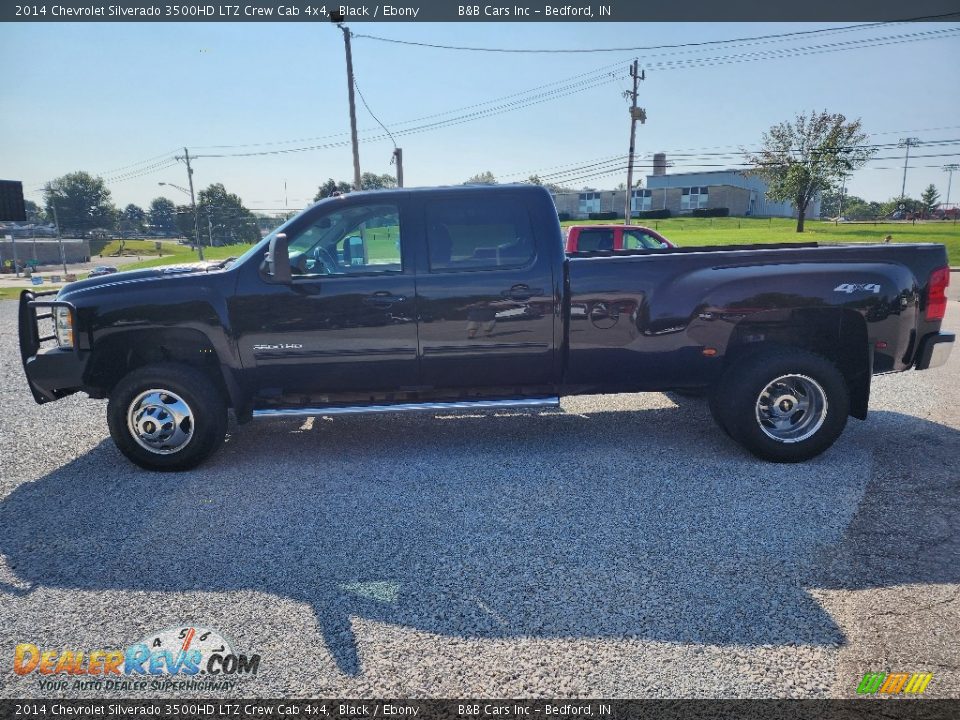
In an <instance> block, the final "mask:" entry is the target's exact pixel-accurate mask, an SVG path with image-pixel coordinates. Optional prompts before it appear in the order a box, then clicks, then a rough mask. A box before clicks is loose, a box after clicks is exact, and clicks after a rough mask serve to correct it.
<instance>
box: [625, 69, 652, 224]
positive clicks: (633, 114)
mask: <svg viewBox="0 0 960 720" xmlns="http://www.w3.org/2000/svg"><path fill="white" fill-rule="evenodd" d="M638 66H639V62H638V61H637V60H634V61H633V65H631V66H630V77H632V78H633V90H632V91H629V90H628V91H627V92H626V94H625V96H626V97H628V98H630V154H629V156H628V159H627V202H626V207H625V208H624V211H623V221H624V224H626V225H629V224H630V211H631V210H632V205H633V151H634V144H635V141H636V138H637V120H639V121H640V122H641V123H645V122H646V121H647V111H646V110H644V109H643V108H638V107H637V83H639V82H640V81H641V80H646V79H647V77H646V76H647V73H646V71H644V72H643V73H641V72H639V67H638Z"/></svg>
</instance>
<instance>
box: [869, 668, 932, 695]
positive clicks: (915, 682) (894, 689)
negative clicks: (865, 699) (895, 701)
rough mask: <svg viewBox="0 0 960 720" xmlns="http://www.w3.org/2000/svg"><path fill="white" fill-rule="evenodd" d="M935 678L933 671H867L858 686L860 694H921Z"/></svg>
mask: <svg viewBox="0 0 960 720" xmlns="http://www.w3.org/2000/svg"><path fill="white" fill-rule="evenodd" d="M931 680H933V673H905V672H899V673H882V672H876V673H866V674H865V675H864V676H863V680H861V681H860V684H859V685H858V686H857V694H858V695H874V694H880V695H899V694H900V693H905V694H907V695H920V694H921V693H922V692H923V691H924V690H926V689H927V685H929V684H930V681H931Z"/></svg>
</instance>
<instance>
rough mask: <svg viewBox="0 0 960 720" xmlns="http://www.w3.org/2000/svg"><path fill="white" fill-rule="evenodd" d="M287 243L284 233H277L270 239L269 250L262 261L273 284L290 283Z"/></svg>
mask: <svg viewBox="0 0 960 720" xmlns="http://www.w3.org/2000/svg"><path fill="white" fill-rule="evenodd" d="M289 243H290V241H289V240H288V239H287V236H286V234H285V233H277V234H276V235H274V236H273V237H272V238H271V239H270V249H269V250H267V256H266V257H265V258H264V260H265V261H266V264H267V273H268V274H269V275H270V277H271V278H273V281H274V282H278V283H284V284H286V283H289V282H291V281H292V275H291V273H290V248H289Z"/></svg>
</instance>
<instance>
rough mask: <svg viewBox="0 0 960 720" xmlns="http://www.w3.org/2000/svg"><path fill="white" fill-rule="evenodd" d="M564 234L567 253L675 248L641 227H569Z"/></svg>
mask: <svg viewBox="0 0 960 720" xmlns="http://www.w3.org/2000/svg"><path fill="white" fill-rule="evenodd" d="M565 232H566V249H567V252H568V253H576V252H597V251H604V250H611V251H616V250H663V249H665V248H672V247H676V245H674V244H673V243H672V242H670V241H669V240H667V239H666V238H665V237H664V236H663V235H661V234H660V233H658V232H657V231H656V230H652V229H650V228H648V227H643V226H642V225H571V226H570V227H568V228H567V229H566V231H565Z"/></svg>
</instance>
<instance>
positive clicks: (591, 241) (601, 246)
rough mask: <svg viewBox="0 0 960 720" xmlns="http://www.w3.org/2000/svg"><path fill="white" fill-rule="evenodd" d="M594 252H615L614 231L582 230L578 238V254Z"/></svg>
mask: <svg viewBox="0 0 960 720" xmlns="http://www.w3.org/2000/svg"><path fill="white" fill-rule="evenodd" d="M593 250H613V230H611V229H609V228H607V229H598V230H581V231H580V236H579V237H578V238H577V251H578V252H591V251H593Z"/></svg>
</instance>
